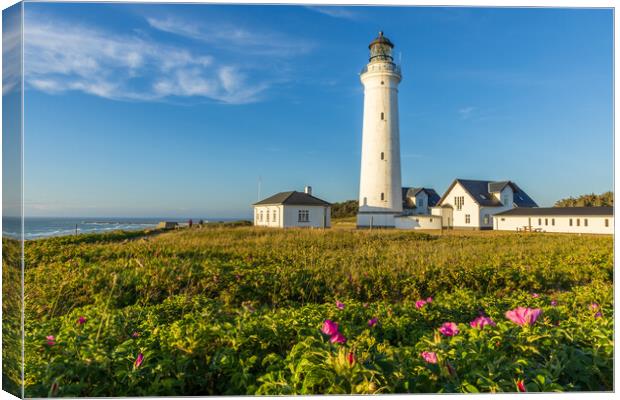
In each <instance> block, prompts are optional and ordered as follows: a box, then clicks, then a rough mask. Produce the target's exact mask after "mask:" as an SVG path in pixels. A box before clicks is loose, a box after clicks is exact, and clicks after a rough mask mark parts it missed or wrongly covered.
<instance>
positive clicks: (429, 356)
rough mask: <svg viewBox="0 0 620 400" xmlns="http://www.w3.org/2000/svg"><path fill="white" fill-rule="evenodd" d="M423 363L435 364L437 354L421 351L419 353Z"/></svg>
mask: <svg viewBox="0 0 620 400" xmlns="http://www.w3.org/2000/svg"><path fill="white" fill-rule="evenodd" d="M420 355H421V356H422V358H423V359H424V361H426V362H427V363H429V364H437V353H435V352H433V351H423V352H421V353H420Z"/></svg>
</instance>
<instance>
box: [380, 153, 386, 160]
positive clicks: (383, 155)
mask: <svg viewBox="0 0 620 400" xmlns="http://www.w3.org/2000/svg"><path fill="white" fill-rule="evenodd" d="M384 158H385V154H383V152H381V159H382V160H383V159H384Z"/></svg>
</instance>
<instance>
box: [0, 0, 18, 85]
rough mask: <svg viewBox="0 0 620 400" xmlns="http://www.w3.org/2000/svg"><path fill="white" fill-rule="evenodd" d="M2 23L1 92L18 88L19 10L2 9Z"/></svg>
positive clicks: (14, 8)
mask: <svg viewBox="0 0 620 400" xmlns="http://www.w3.org/2000/svg"><path fill="white" fill-rule="evenodd" d="M4 13H5V15H4V16H3V17H4V20H3V24H2V71H3V73H2V94H3V95H6V94H9V93H11V92H12V91H13V90H15V89H17V88H19V85H20V82H21V80H20V77H21V62H20V56H21V45H22V36H21V34H22V32H21V12H20V10H19V8H16V7H13V8H10V9H7V10H5V11H4Z"/></svg>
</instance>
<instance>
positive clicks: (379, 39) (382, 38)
mask: <svg viewBox="0 0 620 400" xmlns="http://www.w3.org/2000/svg"><path fill="white" fill-rule="evenodd" d="M377 43H383V44H387V45H388V46H390V47H391V48H394V43H392V42H391V41H390V39H388V38H386V37H385V36H383V31H381V32H379V36H377V37H376V38H375V40H373V41H372V42H370V44H369V45H368V48H371V47H372V46H373V45H374V44H377Z"/></svg>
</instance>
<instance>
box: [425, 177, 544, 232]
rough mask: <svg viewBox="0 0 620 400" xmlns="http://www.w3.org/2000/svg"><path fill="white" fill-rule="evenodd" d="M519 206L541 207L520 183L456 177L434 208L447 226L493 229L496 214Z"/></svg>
mask: <svg viewBox="0 0 620 400" xmlns="http://www.w3.org/2000/svg"><path fill="white" fill-rule="evenodd" d="M515 207H538V205H537V204H536V202H534V200H532V199H531V198H530V196H528V195H527V194H526V193H525V192H524V191H523V190H522V189H521V188H519V187H518V186H517V184H516V183H514V182H511V181H500V182H493V181H479V180H469V179H455V180H454V182H452V184H451V185H450V187H449V188H448V190H446V192H445V193H444V195H443V196H442V197H441V199H439V201H438V202H437V205H436V206H435V207H432V208H431V214H432V215H437V216H441V218H442V224H443V227H444V228H455V229H493V226H494V225H493V216H494V215H495V214H497V213H500V212H502V211H508V210H511V209H513V208H515Z"/></svg>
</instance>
